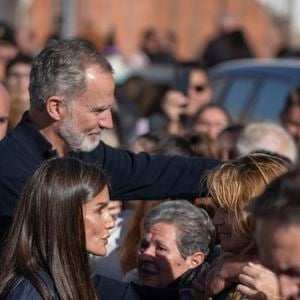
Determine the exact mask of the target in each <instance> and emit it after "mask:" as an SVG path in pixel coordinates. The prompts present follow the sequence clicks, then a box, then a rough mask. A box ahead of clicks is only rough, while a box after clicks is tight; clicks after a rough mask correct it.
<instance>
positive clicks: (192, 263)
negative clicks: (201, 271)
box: [187, 252, 205, 268]
mask: <svg viewBox="0 0 300 300" xmlns="http://www.w3.org/2000/svg"><path fill="white" fill-rule="evenodd" d="M204 259H205V255H204V253H203V252H195V253H194V254H192V255H190V256H188V257H187V260H188V264H189V268H196V267H198V266H200V265H201V264H202V263H203V262H204Z"/></svg>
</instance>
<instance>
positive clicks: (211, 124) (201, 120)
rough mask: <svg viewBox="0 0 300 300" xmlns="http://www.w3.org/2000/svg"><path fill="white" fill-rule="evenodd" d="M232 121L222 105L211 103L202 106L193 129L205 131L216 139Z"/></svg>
mask: <svg viewBox="0 0 300 300" xmlns="http://www.w3.org/2000/svg"><path fill="white" fill-rule="evenodd" d="M230 123H231V116H230V115H229V113H228V112H227V111H226V110H225V109H224V108H223V107H221V106H220V105H218V104H213V103H209V104H206V105H204V106H202V107H201V108H200V110H199V111H198V112H197V113H196V115H195V117H194V124H193V130H194V132H196V133H197V132H198V133H205V134H207V135H208V136H209V137H211V138H212V139H214V140H216V139H217V138H218V136H219V134H220V132H221V131H222V130H223V129H224V128H226V127H227V126H228V125H229V124H230Z"/></svg>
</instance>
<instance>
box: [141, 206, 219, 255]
mask: <svg viewBox="0 0 300 300" xmlns="http://www.w3.org/2000/svg"><path fill="white" fill-rule="evenodd" d="M157 223H166V224H170V225H174V226H175V227H176V229H177V230H176V232H177V234H176V244H177V247H178V250H179V252H180V255H181V256H182V257H183V258H186V257H187V256H190V255H192V254H194V253H195V252H198V251H200V252H203V253H204V254H205V256H207V255H208V254H209V252H210V250H211V249H212V247H213V245H214V241H215V228H214V226H213V224H212V222H211V219H210V217H209V216H208V214H207V213H206V211H205V210H203V209H202V208H199V207H196V206H194V205H193V204H191V203H189V202H188V201H186V200H173V201H166V202H163V203H161V204H160V205H158V206H156V207H154V208H152V209H151V210H150V211H149V213H148V214H147V215H146V217H145V219H144V229H145V230H146V231H149V230H150V228H151V227H152V226H153V225H155V224H157Z"/></svg>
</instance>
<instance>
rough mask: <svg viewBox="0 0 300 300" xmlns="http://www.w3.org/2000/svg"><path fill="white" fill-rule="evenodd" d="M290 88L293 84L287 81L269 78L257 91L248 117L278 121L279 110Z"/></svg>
mask: <svg viewBox="0 0 300 300" xmlns="http://www.w3.org/2000/svg"><path fill="white" fill-rule="evenodd" d="M290 89H291V85H290V83H289V82H287V81H279V80H273V79H268V80H267V81H265V82H264V83H263V85H262V86H261V89H260V90H259V92H258V93H257V97H256V99H255V103H254V105H252V106H251V107H250V109H249V111H248V113H247V115H248V117H249V118H250V119H253V120H257V121H263V120H273V121H278V117H279V112H280V111H281V109H282V107H283V105H284V101H285V98H286V96H287V94H288V92H289V90H290Z"/></svg>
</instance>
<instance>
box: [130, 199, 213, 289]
mask: <svg viewBox="0 0 300 300" xmlns="http://www.w3.org/2000/svg"><path fill="white" fill-rule="evenodd" d="M143 223H144V233H143V235H142V237H141V240H140V245H139V250H138V256H137V272H138V282H139V283H140V284H142V285H147V286H152V287H179V286H181V287H182V286H184V287H190V284H191V280H192V279H193V278H194V276H195V271H196V270H197V271H198V269H199V266H201V265H202V264H203V263H204V261H205V259H206V258H207V256H208V255H209V253H210V251H211V250H212V248H213V246H214V238H215V229H214V226H213V225H212V222H211V220H210V218H209V216H208V214H207V213H206V212H205V211H204V210H202V209H200V208H198V207H195V206H194V205H193V204H191V203H189V202H188V201H183V200H177V201H176V200H175V201H167V202H163V203H161V204H159V205H158V206H155V207H153V208H152V209H151V210H150V211H149V212H148V213H147V215H146V216H145V218H144V222H143ZM134 272H135V271H134ZM131 275H132V274H131ZM129 277H131V278H132V276H129Z"/></svg>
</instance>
